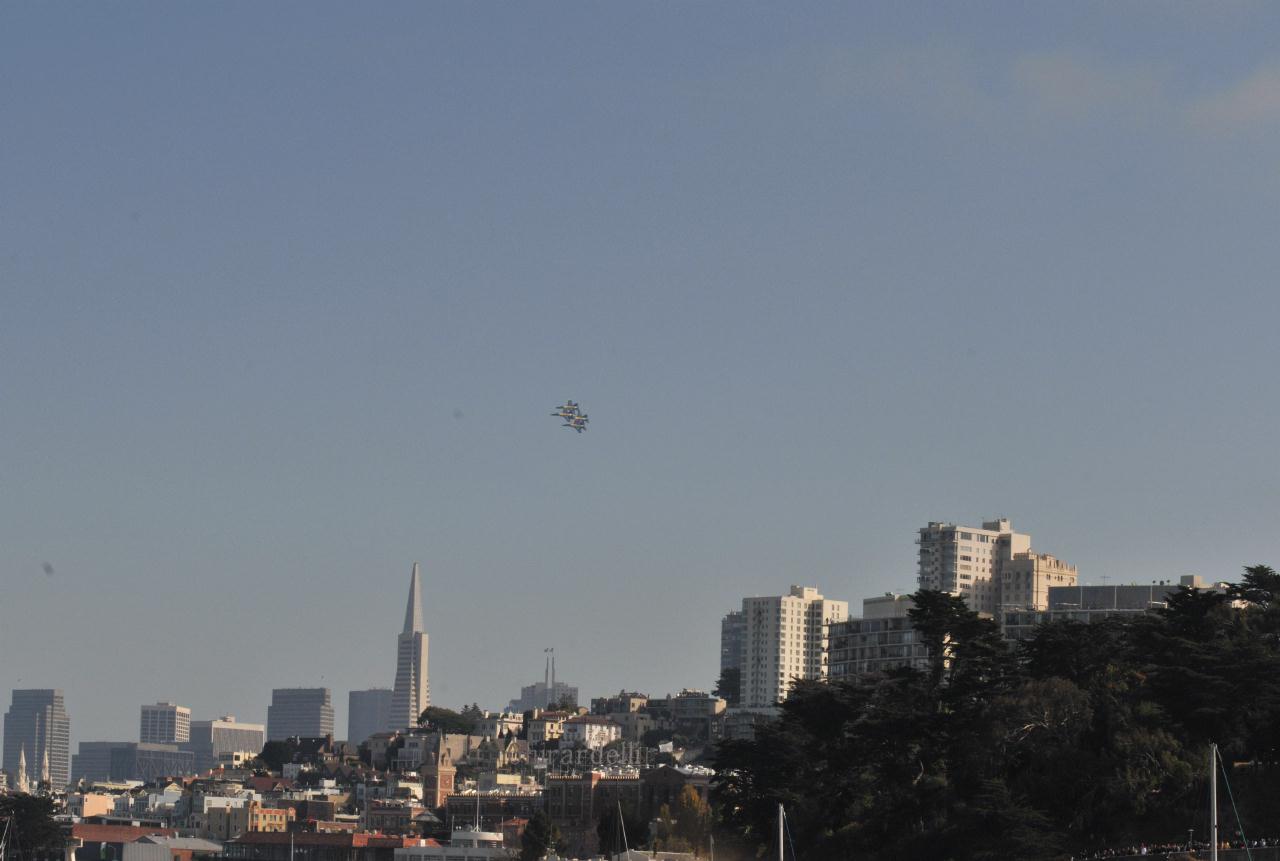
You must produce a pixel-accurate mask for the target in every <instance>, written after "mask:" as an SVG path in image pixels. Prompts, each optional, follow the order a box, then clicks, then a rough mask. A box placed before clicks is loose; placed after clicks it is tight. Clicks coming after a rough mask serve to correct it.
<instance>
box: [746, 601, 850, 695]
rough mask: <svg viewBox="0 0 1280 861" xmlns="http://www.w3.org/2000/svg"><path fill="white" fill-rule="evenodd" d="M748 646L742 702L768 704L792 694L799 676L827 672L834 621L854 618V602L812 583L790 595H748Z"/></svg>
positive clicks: (812, 676)
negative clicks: (832, 596)
mask: <svg viewBox="0 0 1280 861" xmlns="http://www.w3.org/2000/svg"><path fill="white" fill-rule="evenodd" d="M742 615H743V618H744V619H745V622H746V634H745V637H746V647H745V649H744V651H743V656H744V657H743V664H742V687H741V702H742V705H743V706H745V707H746V708H768V707H770V706H774V705H777V704H778V703H780V702H782V701H783V700H785V699H786V698H787V694H788V692H789V691H790V689H791V684H792V682H794V681H796V680H797V679H824V678H826V677H827V636H828V630H829V626H830V625H831V624H833V623H835V622H843V621H845V620H846V619H848V618H849V603H848V602H847V601H833V600H830V599H827V598H824V597H823V596H822V595H821V594H820V593H819V592H818V590H817V589H815V588H813V587H811V586H792V587H791V592H790V593H789V594H787V595H775V596H771V597H765V598H743V599H742Z"/></svg>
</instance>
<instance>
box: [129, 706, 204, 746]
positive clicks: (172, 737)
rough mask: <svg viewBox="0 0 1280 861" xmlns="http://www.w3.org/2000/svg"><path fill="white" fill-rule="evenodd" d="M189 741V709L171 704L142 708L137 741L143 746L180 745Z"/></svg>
mask: <svg viewBox="0 0 1280 861" xmlns="http://www.w3.org/2000/svg"><path fill="white" fill-rule="evenodd" d="M190 740H191V709H189V708H187V707H186V706H179V705H174V704H173V703H156V704H155V705H153V706H143V707H142V720H141V723H140V728H139V730H138V741H140V742H142V743H143V744H181V743H183V742H186V741H190Z"/></svg>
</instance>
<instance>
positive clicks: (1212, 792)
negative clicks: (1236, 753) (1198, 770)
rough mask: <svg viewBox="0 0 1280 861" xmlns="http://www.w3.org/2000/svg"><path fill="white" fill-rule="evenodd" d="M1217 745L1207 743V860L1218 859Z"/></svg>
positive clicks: (1215, 860)
mask: <svg viewBox="0 0 1280 861" xmlns="http://www.w3.org/2000/svg"><path fill="white" fill-rule="evenodd" d="M1217 766H1218V746H1217V745H1216V744H1210V745H1209V861H1218V771H1217Z"/></svg>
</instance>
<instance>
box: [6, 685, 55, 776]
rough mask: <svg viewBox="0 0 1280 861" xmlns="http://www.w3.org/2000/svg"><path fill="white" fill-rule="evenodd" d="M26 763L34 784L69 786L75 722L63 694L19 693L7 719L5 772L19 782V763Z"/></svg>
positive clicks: (48, 690) (35, 690)
mask: <svg viewBox="0 0 1280 861" xmlns="http://www.w3.org/2000/svg"><path fill="white" fill-rule="evenodd" d="M19 759H25V760H26V773H27V775H28V776H29V778H30V781H31V783H33V784H34V783H37V782H40V781H47V782H48V783H49V785H50V786H52V787H53V788H55V789H63V788H64V787H66V785H67V781H68V779H69V778H70V772H71V718H70V717H69V716H68V715H67V710H66V706H65V704H64V703H63V699H62V691H60V690H51V689H25V690H24V689H15V690H14V691H13V700H12V703H11V705H10V706H9V710H8V711H7V712H5V715H4V771H5V773H6V774H8V775H10V778H9V780H10V781H13V780H15V779H16V775H17V773H18V760H19Z"/></svg>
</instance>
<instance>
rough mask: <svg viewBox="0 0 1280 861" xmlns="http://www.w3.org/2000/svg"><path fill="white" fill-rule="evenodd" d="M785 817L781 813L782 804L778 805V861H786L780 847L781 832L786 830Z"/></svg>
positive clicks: (783, 813) (782, 812) (784, 814)
mask: <svg viewBox="0 0 1280 861" xmlns="http://www.w3.org/2000/svg"><path fill="white" fill-rule="evenodd" d="M786 816H787V814H786V813H785V812H784V811H783V809H782V804H781V803H779V804H778V861H787V859H786V855H785V853H784V852H783V846H782V832H783V830H784V829H785V828H786V821H787V820H786Z"/></svg>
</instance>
